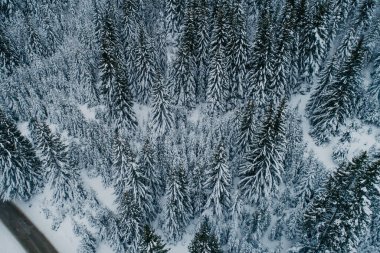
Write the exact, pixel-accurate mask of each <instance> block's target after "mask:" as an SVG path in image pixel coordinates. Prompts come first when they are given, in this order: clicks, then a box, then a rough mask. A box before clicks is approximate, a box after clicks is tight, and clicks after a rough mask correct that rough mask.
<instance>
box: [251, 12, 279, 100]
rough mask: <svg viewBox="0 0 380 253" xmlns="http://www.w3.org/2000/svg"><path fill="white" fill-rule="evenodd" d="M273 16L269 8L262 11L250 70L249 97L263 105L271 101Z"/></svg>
mask: <svg viewBox="0 0 380 253" xmlns="http://www.w3.org/2000/svg"><path fill="white" fill-rule="evenodd" d="M271 22H272V17H271V12H270V11H269V10H267V9H264V10H262V11H261V13H260V16H259V21H258V30H257V35H256V40H255V44H254V46H253V55H252V62H251V63H250V64H251V65H252V67H251V69H250V71H249V72H248V85H249V87H250V90H249V94H250V95H249V98H252V99H253V100H254V102H255V103H256V104H257V105H259V106H263V105H265V104H267V102H269V99H268V98H267V95H268V94H267V89H268V84H269V82H270V81H271V79H272V71H273V65H272V64H273V46H272V40H273V39H272V34H271V32H272V24H271Z"/></svg>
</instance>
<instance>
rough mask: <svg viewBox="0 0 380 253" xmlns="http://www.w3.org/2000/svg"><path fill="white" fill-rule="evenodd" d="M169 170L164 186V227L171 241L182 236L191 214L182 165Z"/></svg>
mask: <svg viewBox="0 0 380 253" xmlns="http://www.w3.org/2000/svg"><path fill="white" fill-rule="evenodd" d="M177 166H178V168H175V169H172V171H170V175H169V178H168V180H167V186H166V206H165V209H164V210H165V220H164V229H165V231H166V233H167V235H168V238H170V239H171V240H173V241H178V240H180V239H181V238H182V235H183V233H184V230H185V227H186V226H187V224H188V222H189V217H190V215H191V205H190V197H189V190H188V182H187V179H186V175H185V170H184V169H183V165H182V164H179V165H177Z"/></svg>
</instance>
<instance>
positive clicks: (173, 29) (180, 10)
mask: <svg viewBox="0 0 380 253" xmlns="http://www.w3.org/2000/svg"><path fill="white" fill-rule="evenodd" d="M184 7H185V6H184V2H183V1H181V0H165V15H166V29H167V31H168V32H169V33H178V32H179V31H180V30H181V26H182V23H183V19H184V9H185V8H184Z"/></svg>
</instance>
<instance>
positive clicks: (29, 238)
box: [0, 201, 58, 253]
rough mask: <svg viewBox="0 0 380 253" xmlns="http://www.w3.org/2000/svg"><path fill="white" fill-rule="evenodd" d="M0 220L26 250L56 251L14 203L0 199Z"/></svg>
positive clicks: (54, 252) (44, 252)
mask: <svg viewBox="0 0 380 253" xmlns="http://www.w3.org/2000/svg"><path fill="white" fill-rule="evenodd" d="M0 220H1V221H2V222H3V223H4V225H5V226H6V227H7V228H8V229H9V231H10V232H11V233H12V234H13V235H14V236H15V237H16V239H17V240H18V241H19V242H20V244H21V245H22V246H23V247H24V249H25V250H26V251H27V252H29V253H58V251H57V250H56V249H55V248H54V247H53V245H51V243H50V242H49V241H48V240H47V239H46V237H45V236H44V235H43V234H42V233H41V232H40V231H39V230H38V229H37V228H36V226H34V225H33V223H32V222H31V221H30V220H29V219H28V218H27V217H26V216H25V215H24V214H23V213H22V212H21V211H20V210H19V209H18V208H17V207H16V206H15V205H14V204H12V203H10V202H5V203H3V202H1V201H0ZM0 251H1V250H0ZM6 253H8V252H6ZM12 253H13V252H12ZM15 253H17V252H15Z"/></svg>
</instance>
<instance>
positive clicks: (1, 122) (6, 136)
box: [0, 109, 44, 201]
mask: <svg viewBox="0 0 380 253" xmlns="http://www.w3.org/2000/svg"><path fill="white" fill-rule="evenodd" d="M43 182H44V180H43V173H42V170H41V162H40V160H39V159H38V158H37V156H36V153H35V151H34V149H33V146H32V144H31V143H30V142H29V140H28V139H26V138H25V137H24V136H23V135H22V134H21V132H20V131H19V130H18V129H17V126H16V124H15V123H14V122H12V121H11V120H10V119H8V118H7V117H6V116H5V114H4V112H3V111H2V110H1V109H0V200H1V201H9V200H14V199H20V200H28V199H29V198H30V197H31V196H32V195H33V194H34V193H36V192H37V191H38V190H39V189H40V188H41V187H42V186H43Z"/></svg>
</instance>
